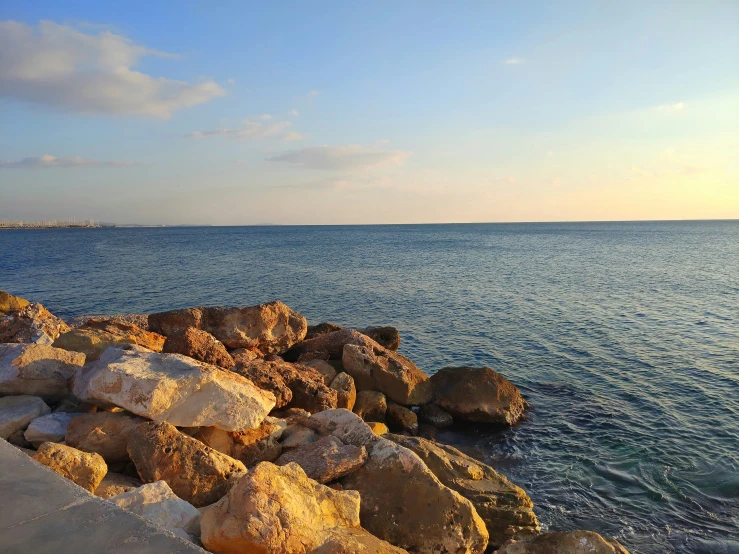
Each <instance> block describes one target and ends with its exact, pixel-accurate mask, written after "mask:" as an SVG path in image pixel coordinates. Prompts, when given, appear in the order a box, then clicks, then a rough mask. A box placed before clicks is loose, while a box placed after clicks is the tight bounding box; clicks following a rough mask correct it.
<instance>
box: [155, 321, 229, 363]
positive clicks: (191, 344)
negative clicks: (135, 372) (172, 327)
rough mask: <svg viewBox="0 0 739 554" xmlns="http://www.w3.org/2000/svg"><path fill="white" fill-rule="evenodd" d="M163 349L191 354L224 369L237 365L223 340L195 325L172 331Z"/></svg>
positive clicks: (191, 356)
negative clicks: (196, 327)
mask: <svg viewBox="0 0 739 554" xmlns="http://www.w3.org/2000/svg"><path fill="white" fill-rule="evenodd" d="M162 351H163V352H167V353H169V354H182V355H184V356H189V357H190V358H193V359H195V360H200V361H201V362H205V363H206V364H212V365H216V366H218V367H222V368H224V369H231V368H232V367H233V366H234V365H235V362H234V359H233V358H232V357H231V355H230V354H229V353H228V350H226V347H225V346H223V343H222V342H221V341H219V340H218V339H217V338H215V337H214V336H213V335H211V334H210V333H208V332H206V331H201V330H200V329H195V328H194V327H188V328H187V329H185V330H184V331H176V332H173V333H170V334H169V336H167V340H166V342H165V343H164V347H163V349H162Z"/></svg>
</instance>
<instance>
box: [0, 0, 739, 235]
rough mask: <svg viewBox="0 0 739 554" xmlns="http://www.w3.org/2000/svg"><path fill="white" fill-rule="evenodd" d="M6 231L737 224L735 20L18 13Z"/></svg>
mask: <svg viewBox="0 0 739 554" xmlns="http://www.w3.org/2000/svg"><path fill="white" fill-rule="evenodd" d="M0 21H1V22H2V23H0V25H2V28H0V219H26V220H27V219H41V218H67V217H77V218H94V219H98V220H104V221H113V222H119V223H173V224H177V223H202V224H228V225H237V224H259V223H319V224H320V223H410V222H451V221H561V220H604V219H607V220H613V219H684V218H737V217H739V173H737V169H738V168H737V162H736V160H737V158H739V156H737V153H738V152H739V54H738V53H739V4H737V3H736V2H731V1H725V2H700V3H699V2H694V1H690V2H681V1H675V2H648V3H642V2H625V3H612V2H564V3H556V5H553V3H545V2H520V3H519V2H464V3H451V2H428V1H425V2H411V1H408V2H400V3H398V2H364V3H359V2H322V3H319V2H301V3H298V2H280V3H266V2H265V3H256V2H184V3H183V2H177V3H174V2H164V1H161V2H151V1H149V2H131V1H128V2H121V3H117V4H114V3H110V2H63V1H55V2H43V1H37V2H33V3H30V2H27V3H21V2H8V1H6V2H0Z"/></svg>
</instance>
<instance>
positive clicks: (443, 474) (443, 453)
mask: <svg viewBox="0 0 739 554" xmlns="http://www.w3.org/2000/svg"><path fill="white" fill-rule="evenodd" d="M385 438H387V439H390V440H391V441H393V442H395V443H396V444H399V445H401V446H403V447H405V448H407V449H409V450H412V451H413V452H415V453H416V455H418V457H420V458H421V459H422V460H423V462H424V463H425V464H426V466H427V467H428V468H429V469H430V470H431V472H432V473H433V474H434V475H435V476H436V477H437V478H438V479H439V481H441V482H442V483H443V484H444V485H446V486H447V487H449V488H450V489H452V490H455V491H457V492H458V493H459V494H461V495H462V496H464V497H465V498H466V499H467V500H469V501H470V502H472V504H473V505H474V506H475V509H476V510H477V513H478V514H479V516H480V517H481V518H482V520H483V521H484V522H485V526H486V527H487V530H488V533H489V534H490V546H491V547H492V548H495V547H498V546H500V545H501V544H503V543H504V542H506V541H507V540H509V539H513V538H515V539H518V538H522V537H527V536H531V535H536V534H538V533H539V530H540V528H539V522H538V521H537V519H536V514H534V503H533V502H532V501H531V499H530V498H529V496H528V495H527V494H526V492H525V491H524V490H523V489H522V488H521V487H518V486H516V485H514V484H513V483H511V482H510V481H509V480H508V479H507V478H506V477H504V476H503V475H501V474H500V473H498V472H497V471H495V470H494V469H493V468H492V467H490V466H487V465H485V464H483V463H482V462H478V461H477V460H475V459H474V458H471V457H469V456H467V455H466V454H464V453H462V452H460V451H459V450H457V449H456V448H454V447H451V446H447V445H443V444H439V443H435V442H431V441H428V440H425V439H422V438H417V437H405V436H400V435H390V434H388V435H385Z"/></svg>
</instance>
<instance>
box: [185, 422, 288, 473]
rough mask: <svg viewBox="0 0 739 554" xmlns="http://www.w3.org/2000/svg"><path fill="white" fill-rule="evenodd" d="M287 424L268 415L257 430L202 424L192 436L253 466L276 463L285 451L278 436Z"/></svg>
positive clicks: (248, 465)
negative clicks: (223, 428) (224, 428)
mask: <svg viewBox="0 0 739 554" xmlns="http://www.w3.org/2000/svg"><path fill="white" fill-rule="evenodd" d="M285 427H286V424H285V422H284V421H282V420H279V419H276V418H273V417H267V418H266V419H265V420H264V421H263V422H262V424H261V425H260V426H259V427H257V428H256V429H246V430H244V431H224V430H222V429H218V428H217V427H201V428H200V429H199V430H198V431H197V432H196V433H195V434H194V435H193V437H194V438H196V439H198V440H199V441H201V442H203V443H204V444H206V445H208V446H210V447H211V448H214V449H216V450H218V451H219V452H221V453H223V454H226V455H227V456H231V457H232V458H234V459H236V460H239V461H240V462H242V463H243V464H244V465H245V466H246V467H250V466H253V465H255V464H257V463H259V462H274V461H275V460H276V459H277V458H278V457H279V456H280V454H282V446H281V445H280V443H279V439H280V437H281V436H282V432H283V430H284V429H285Z"/></svg>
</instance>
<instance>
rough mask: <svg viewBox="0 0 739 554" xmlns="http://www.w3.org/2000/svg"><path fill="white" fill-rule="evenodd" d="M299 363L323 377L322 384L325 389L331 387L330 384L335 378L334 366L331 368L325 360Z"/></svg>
mask: <svg viewBox="0 0 739 554" xmlns="http://www.w3.org/2000/svg"><path fill="white" fill-rule="evenodd" d="M300 363H301V364H302V365H305V366H308V367H312V368H313V369H315V370H316V371H317V372H318V373H320V374H321V376H322V377H323V383H324V384H325V385H326V386H327V387H328V386H330V385H331V382H332V381H333V380H334V378H335V377H336V370H335V369H334V366H332V365H331V364H330V363H328V362H327V361H326V360H316V359H314V360H307V361H301V362H300Z"/></svg>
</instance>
